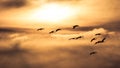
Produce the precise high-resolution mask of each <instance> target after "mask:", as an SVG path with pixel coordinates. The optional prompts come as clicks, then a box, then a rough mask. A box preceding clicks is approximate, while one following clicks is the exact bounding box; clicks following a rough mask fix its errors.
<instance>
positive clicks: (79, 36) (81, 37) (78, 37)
mask: <svg viewBox="0 0 120 68" xmlns="http://www.w3.org/2000/svg"><path fill="white" fill-rule="evenodd" d="M79 38H83V36H79V37H76V38H75V39H79Z"/></svg>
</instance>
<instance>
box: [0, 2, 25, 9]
mask: <svg viewBox="0 0 120 68" xmlns="http://www.w3.org/2000/svg"><path fill="white" fill-rule="evenodd" d="M26 5H27V0H0V8H2V9H9V8H20V7H23V6H26Z"/></svg>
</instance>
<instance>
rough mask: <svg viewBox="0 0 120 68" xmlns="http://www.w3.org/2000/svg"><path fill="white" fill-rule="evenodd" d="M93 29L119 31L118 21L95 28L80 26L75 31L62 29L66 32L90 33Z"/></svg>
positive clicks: (119, 24)
mask: <svg viewBox="0 0 120 68" xmlns="http://www.w3.org/2000/svg"><path fill="white" fill-rule="evenodd" d="M95 28H104V29H107V30H109V31H120V21H111V22H108V23H105V24H102V25H97V26H80V27H79V28H77V29H76V30H73V29H71V28H64V29H67V30H73V31H90V30H93V29H95Z"/></svg>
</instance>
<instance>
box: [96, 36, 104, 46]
mask: <svg viewBox="0 0 120 68" xmlns="http://www.w3.org/2000/svg"><path fill="white" fill-rule="evenodd" d="M105 39H106V37H105V38H103V39H102V40H101V41H97V42H95V44H98V43H103V42H104V41H105Z"/></svg>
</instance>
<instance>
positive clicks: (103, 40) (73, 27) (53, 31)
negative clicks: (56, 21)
mask: <svg viewBox="0 0 120 68" xmlns="http://www.w3.org/2000/svg"><path fill="white" fill-rule="evenodd" d="M78 27H79V25H74V26H72V29H76V28H78ZM40 30H44V28H39V29H37V31H40ZM60 30H62V29H60V28H58V29H56V30H52V31H50V32H49V34H52V33H56V32H58V31H60ZM95 36H102V34H101V33H96V34H95ZM80 38H84V36H78V37H74V38H69V39H68V40H77V39H80ZM106 38H107V35H106V36H105V37H104V38H103V39H102V40H99V41H96V42H95V43H94V45H96V44H99V43H104V42H105V40H106ZM95 40H97V38H96V37H94V38H92V39H91V40H90V42H93V41H95ZM96 53H97V51H92V52H90V53H89V54H90V55H94V54H96Z"/></svg>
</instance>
